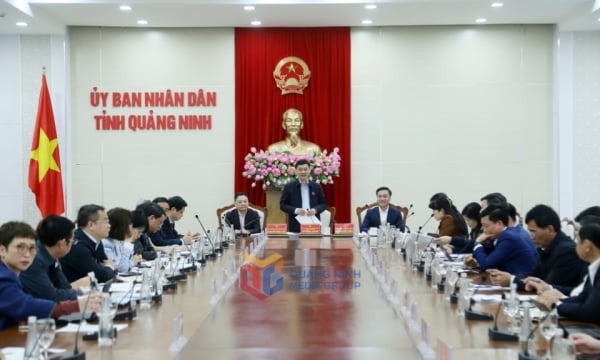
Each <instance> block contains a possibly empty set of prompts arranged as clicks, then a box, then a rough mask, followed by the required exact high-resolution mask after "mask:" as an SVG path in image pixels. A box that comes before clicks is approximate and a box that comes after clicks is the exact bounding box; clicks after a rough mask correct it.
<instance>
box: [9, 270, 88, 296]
mask: <svg viewBox="0 0 600 360" xmlns="http://www.w3.org/2000/svg"><path fill="white" fill-rule="evenodd" d="M55 271H56V284H53V283H52V280H51V279H50V276H49V274H48V271H47V269H44V267H43V266H42V264H40V262H39V261H34V262H33V264H32V265H31V266H30V267H29V268H28V269H27V270H26V271H23V272H21V274H20V275H19V281H20V282H21V285H22V286H23V290H25V292H26V293H28V294H31V296H33V297H36V298H39V299H47V300H52V301H56V302H59V301H63V300H75V299H77V291H76V290H75V289H73V288H71V284H69V282H68V281H67V279H66V278H65V275H64V274H63V272H62V271H61V270H60V268H57V269H55Z"/></svg>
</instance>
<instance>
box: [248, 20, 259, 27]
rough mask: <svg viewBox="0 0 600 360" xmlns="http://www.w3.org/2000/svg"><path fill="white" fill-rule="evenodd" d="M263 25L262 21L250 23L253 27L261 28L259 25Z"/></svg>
mask: <svg viewBox="0 0 600 360" xmlns="http://www.w3.org/2000/svg"><path fill="white" fill-rule="evenodd" d="M261 24H262V23H261V22H260V21H258V20H254V21H252V22H251V23H250V25H252V26H259V25H261Z"/></svg>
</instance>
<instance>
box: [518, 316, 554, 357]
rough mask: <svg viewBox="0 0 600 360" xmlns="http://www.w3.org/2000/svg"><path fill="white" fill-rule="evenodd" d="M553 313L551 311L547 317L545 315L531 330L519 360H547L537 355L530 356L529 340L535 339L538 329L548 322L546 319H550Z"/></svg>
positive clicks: (520, 352)
mask: <svg viewBox="0 0 600 360" xmlns="http://www.w3.org/2000/svg"><path fill="white" fill-rule="evenodd" d="M550 314H551V312H550V311H549V312H548V313H546V315H544V317H542V318H541V319H540V320H539V321H538V323H537V325H536V326H535V327H534V328H532V329H531V331H529V334H527V338H526V339H525V340H524V342H525V344H524V347H523V348H522V349H521V351H519V358H518V359H519V360H542V359H545V358H544V357H540V356H537V355H535V354H530V353H529V349H528V344H529V340H531V338H532V337H533V334H535V332H536V331H537V329H538V328H539V327H540V324H542V323H543V322H544V321H546V319H548V316H550ZM546 345H547V346H549V345H548V344H546Z"/></svg>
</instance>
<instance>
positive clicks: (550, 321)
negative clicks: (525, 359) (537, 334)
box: [540, 311, 558, 359]
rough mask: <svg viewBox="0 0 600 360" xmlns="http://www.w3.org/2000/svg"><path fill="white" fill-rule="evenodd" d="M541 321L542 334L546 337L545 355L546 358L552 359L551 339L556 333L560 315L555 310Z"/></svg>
mask: <svg viewBox="0 0 600 360" xmlns="http://www.w3.org/2000/svg"><path fill="white" fill-rule="evenodd" d="M541 321H542V322H541V323H540V330H541V332H542V336H544V339H546V355H545V356H544V357H545V358H546V359H550V341H551V340H552V338H553V337H554V335H555V334H556V329H557V327H558V315H557V314H556V312H555V311H553V312H551V313H550V314H548V315H546V316H544V317H543V318H542V320H541Z"/></svg>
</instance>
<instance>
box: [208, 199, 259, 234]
mask: <svg viewBox="0 0 600 360" xmlns="http://www.w3.org/2000/svg"><path fill="white" fill-rule="evenodd" d="M248 208H249V209H252V210H254V211H256V212H258V216H259V217H260V228H261V229H262V230H263V231H265V227H266V226H267V215H268V212H267V208H264V207H262V206H257V205H252V204H248ZM233 210H235V204H231V205H227V206H224V207H222V208H220V209H217V218H218V219H219V229H222V228H223V223H224V222H225V215H226V214H227V213H228V212H230V211H233Z"/></svg>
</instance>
